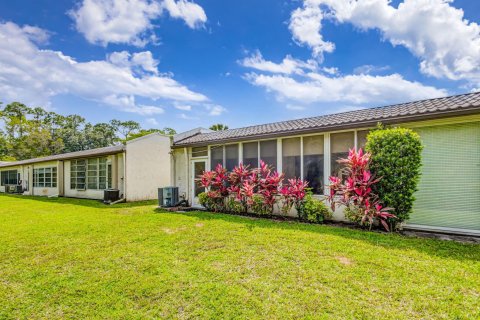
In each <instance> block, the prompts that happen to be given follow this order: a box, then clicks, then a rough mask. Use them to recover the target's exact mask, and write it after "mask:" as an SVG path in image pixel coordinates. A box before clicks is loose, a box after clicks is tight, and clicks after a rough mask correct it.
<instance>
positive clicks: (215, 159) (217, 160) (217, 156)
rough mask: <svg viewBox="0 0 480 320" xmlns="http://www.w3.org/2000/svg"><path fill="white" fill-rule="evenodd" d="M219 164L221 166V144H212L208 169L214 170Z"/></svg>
mask: <svg viewBox="0 0 480 320" xmlns="http://www.w3.org/2000/svg"><path fill="white" fill-rule="evenodd" d="M219 164H221V165H222V166H223V146H213V147H211V148H210V169H211V170H214V169H215V168H216V167H217V165H219Z"/></svg>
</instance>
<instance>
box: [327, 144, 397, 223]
mask: <svg viewBox="0 0 480 320" xmlns="http://www.w3.org/2000/svg"><path fill="white" fill-rule="evenodd" d="M370 156H371V155H370V153H364V152H363V150H362V149H359V150H358V152H357V151H355V150H354V149H351V150H350V151H349V153H348V158H347V159H340V160H338V162H339V163H342V164H344V165H345V167H344V169H343V172H342V174H343V176H345V177H346V178H345V180H344V181H343V182H342V179H341V178H340V177H335V176H331V177H330V178H329V179H330V182H331V184H330V196H329V200H330V202H331V204H332V210H335V206H336V205H343V206H345V207H346V208H348V209H350V210H351V211H354V212H358V213H359V214H360V216H361V218H360V224H361V225H369V226H370V228H371V226H372V224H373V222H374V220H375V219H377V220H379V221H380V223H381V224H382V225H383V227H384V228H385V229H386V230H387V231H388V230H389V227H388V223H387V219H388V218H396V217H395V215H394V214H392V213H389V211H391V210H393V209H392V208H382V205H381V204H380V200H379V199H378V197H377V196H376V195H375V194H373V193H372V186H373V185H374V184H375V183H377V182H378V181H379V180H380V179H375V178H374V177H373V176H372V174H371V172H370V171H369V169H368V167H369V164H370Z"/></svg>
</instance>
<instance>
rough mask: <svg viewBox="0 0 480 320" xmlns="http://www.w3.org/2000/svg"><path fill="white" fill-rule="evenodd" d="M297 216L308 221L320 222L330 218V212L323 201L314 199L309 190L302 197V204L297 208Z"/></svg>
mask: <svg viewBox="0 0 480 320" xmlns="http://www.w3.org/2000/svg"><path fill="white" fill-rule="evenodd" d="M297 212H298V217H299V218H300V219H301V220H304V221H308V222H316V223H321V222H323V221H324V220H325V219H326V218H331V217H332V213H331V212H330V210H329V209H328V208H327V206H326V205H325V203H323V201H321V200H318V199H315V198H314V197H313V194H312V193H311V192H308V193H307V194H306V195H305V198H304V199H303V202H302V205H301V206H299V207H298V208H297Z"/></svg>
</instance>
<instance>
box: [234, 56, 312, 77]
mask: <svg viewBox="0 0 480 320" xmlns="http://www.w3.org/2000/svg"><path fill="white" fill-rule="evenodd" d="M240 64H241V65H243V66H244V67H248V68H253V69H257V70H260V71H266V72H272V73H284V74H293V73H296V74H303V73H304V69H308V70H316V69H317V67H318V65H317V62H316V61H313V60H308V61H306V62H305V61H302V60H298V59H294V58H292V57H291V56H290V55H287V56H286V57H285V58H284V59H283V61H282V62H281V63H274V62H272V61H267V60H265V59H264V58H263V56H262V54H261V53H260V51H258V50H257V51H256V52H255V53H254V54H253V55H252V56H250V57H246V58H245V59H243V60H241V61H240Z"/></svg>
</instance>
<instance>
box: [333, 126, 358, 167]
mask: <svg viewBox="0 0 480 320" xmlns="http://www.w3.org/2000/svg"><path fill="white" fill-rule="evenodd" d="M354 147H355V132H354V131H348V132H338V133H332V134H330V154H331V160H330V161H331V164H330V165H331V167H330V168H331V169H330V173H331V175H334V176H339V175H340V173H341V172H340V171H341V169H342V167H343V166H342V165H341V164H340V163H338V162H337V160H339V159H342V158H347V157H348V151H349V150H350V149H351V148H354Z"/></svg>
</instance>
